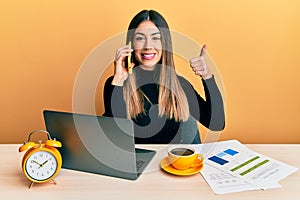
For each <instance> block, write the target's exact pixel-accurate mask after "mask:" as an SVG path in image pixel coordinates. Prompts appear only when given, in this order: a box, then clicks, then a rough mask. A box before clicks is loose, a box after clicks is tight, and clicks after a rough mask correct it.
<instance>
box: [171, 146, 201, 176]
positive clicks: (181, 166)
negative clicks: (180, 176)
mask: <svg viewBox="0 0 300 200" xmlns="http://www.w3.org/2000/svg"><path fill="white" fill-rule="evenodd" d="M168 160H169V162H170V164H171V165H172V166H173V167H174V168H176V169H178V170H186V169H189V168H191V167H198V166H201V165H202V164H203V160H204V157H203V155H202V154H197V153H196V152H195V149H194V148H192V147H184V146H177V147H171V148H169V150H168Z"/></svg>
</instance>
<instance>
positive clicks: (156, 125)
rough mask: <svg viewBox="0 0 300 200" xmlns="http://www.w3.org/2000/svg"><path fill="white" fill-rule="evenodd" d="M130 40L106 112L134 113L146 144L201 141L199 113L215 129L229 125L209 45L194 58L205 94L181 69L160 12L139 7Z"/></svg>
mask: <svg viewBox="0 0 300 200" xmlns="http://www.w3.org/2000/svg"><path fill="white" fill-rule="evenodd" d="M126 43H127V44H128V45H126V46H123V47H121V48H119V49H118V50H117V51H116V55H115V62H114V65H115V71H114V75H113V76H111V77H109V78H108V79H107V80H106V83H105V86H104V105H105V113H104V116H108V117H121V118H128V119H132V120H133V122H134V130H135V133H134V134H135V142H136V143H142V144H169V143H200V142H201V141H200V137H199V132H198V128H197V123H196V121H195V119H196V120H198V121H199V122H200V123H201V124H203V125H204V126H205V127H207V128H209V129H211V130H214V131H218V130H222V129H223V128H224V126H225V117H224V116H225V115H224V107H223V100H222V96H221V94H220V92H219V89H218V87H217V85H216V83H215V80H214V76H213V75H212V74H211V72H210V70H209V68H208V66H207V65H206V62H205V52H206V47H205V46H204V47H203V48H202V50H201V54H200V56H199V57H195V58H192V59H191V60H190V66H191V69H192V70H193V71H194V72H195V74H196V75H198V76H200V77H201V78H202V84H203V86H204V91H205V100H204V99H203V98H202V97H201V96H200V95H199V94H198V93H197V92H196V91H195V90H194V88H193V87H192V85H191V84H190V83H189V81H187V80H186V79H185V78H183V77H181V76H179V75H177V74H176V72H175V65H174V61H173V54H172V41H171V35H170V30H169V26H168V24H167V22H166V20H165V19H164V18H163V17H162V16H161V15H160V14H159V13H158V12H156V11H153V10H143V11H141V12H139V13H138V14H137V15H136V16H135V17H134V18H133V19H132V21H131V23H130V25H129V27H128V32H127V41H126ZM130 44H131V45H130ZM131 56H132V60H131V64H129V66H128V67H127V66H126V64H125V63H126V61H127V59H128V57H131ZM130 68H133V69H132V70H131V69H130ZM199 84H200V82H199Z"/></svg>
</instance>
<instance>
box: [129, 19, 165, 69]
mask: <svg viewBox="0 0 300 200" xmlns="http://www.w3.org/2000/svg"><path fill="white" fill-rule="evenodd" d="M133 48H134V56H135V59H136V60H137V61H138V62H139V64H140V67H141V68H142V69H144V70H154V69H155V66H156V64H157V63H158V62H159V61H160V60H161V57H162V43H161V34H160V31H159V29H158V28H157V27H156V26H155V24H154V23H153V22H151V21H143V22H142V23H140V25H139V26H138V27H137V29H136V31H135V33H134V38H133Z"/></svg>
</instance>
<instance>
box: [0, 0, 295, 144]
mask: <svg viewBox="0 0 300 200" xmlns="http://www.w3.org/2000/svg"><path fill="white" fill-rule="evenodd" d="M142 9H155V10H157V11H159V12H160V13H161V14H162V15H163V16H165V18H166V19H167V21H168V23H169V25H170V28H171V29H172V30H175V31H178V32H180V33H182V34H185V35H187V36H188V37H191V38H192V39H193V40H195V41H196V42H198V43H199V44H204V43H206V44H207V45H208V54H209V56H210V57H211V58H212V59H213V61H214V63H215V64H216V66H217V67H218V70H219V72H220V74H221V76H222V81H223V83H224V88H225V92H226V116H227V124H226V128H225V130H224V131H223V132H222V134H221V137H220V139H222V140H225V139H238V140H240V141H241V142H243V143H299V142H300V101H299V100H300V99H299V97H300V94H299V92H300V79H299V73H300V67H299V64H300V14H299V10H300V1H298V0H243V1H241V0H186V1H179V0H178V1H176V0H163V1H159V0H151V1H148V0H144V1H140V0H109V1H100V0H97V1H96V0H86V1H82V0H21V1H20V0H6V1H3V0H2V1H1V2H0V27H1V31H0V36H1V37H0V67H1V68H0V69H1V73H0V76H1V78H0V94H1V104H0V112H1V114H0V124H1V125H0V143H20V142H23V141H24V140H26V139H27V135H28V133H29V132H31V131H33V130H36V129H44V123H43V118H42V110H44V109H54V110H63V111H72V92H73V86H74V81H75V78H76V74H77V72H78V70H79V68H80V66H81V64H82V62H83V61H84V59H85V58H86V57H87V55H88V54H89V53H90V52H91V51H92V50H93V49H94V48H95V47H96V46H97V45H98V44H100V43H101V42H103V41H105V40H107V39H108V38H109V37H111V36H113V35H115V34H118V33H121V32H124V31H125V30H126V29H127V26H128V24H129V22H130V20H131V18H132V17H133V16H134V15H135V14H136V13H137V12H139V11H140V10H142ZM120 45H122V44H120ZM195 56H196V55H195ZM177 60H178V62H179V64H177V70H178V72H179V73H180V74H183V75H186V78H188V79H189V80H191V82H192V83H193V84H194V85H195V84H198V82H199V79H197V77H196V78H195V76H194V75H193V73H187V70H190V69H189V68H188V65H185V64H180V63H181V61H180V59H177ZM111 73H112V69H111V68H110V69H109V70H108V71H107V73H106V75H110V74H111ZM101 80H102V81H103V80H105V77H101ZM195 87H196V88H197V89H198V88H200V87H199V86H195ZM87 90H88V88H87ZM100 90H102V88H101V87H99V91H97V95H98V96H97V98H96V99H97V100H98V101H99V103H100V104H101V103H102V102H101V100H102V97H101V95H102V91H100ZM96 107H97V110H98V111H99V112H101V109H102V108H103V105H96ZM204 137H205V134H204V135H202V139H204Z"/></svg>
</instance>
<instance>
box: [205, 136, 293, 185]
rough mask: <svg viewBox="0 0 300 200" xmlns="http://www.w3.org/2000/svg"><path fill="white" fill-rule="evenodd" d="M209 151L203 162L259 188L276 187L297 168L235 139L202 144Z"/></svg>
mask: <svg viewBox="0 0 300 200" xmlns="http://www.w3.org/2000/svg"><path fill="white" fill-rule="evenodd" d="M202 147H205V148H206V149H208V148H209V147H210V153H209V154H208V155H207V156H206V159H205V163H206V164H208V165H211V166H213V167H215V168H216V169H219V170H221V171H222V172H225V173H227V174H231V175H232V176H234V177H236V178H239V179H240V180H241V181H243V182H246V183H249V184H252V185H253V186H255V187H257V188H260V189H269V188H274V187H278V186H280V185H279V183H278V182H279V181H280V180H281V179H283V178H285V177H286V176H288V175H289V174H291V173H293V172H295V171H296V170H297V168H295V167H293V166H290V165H287V164H285V163H282V162H280V161H277V160H274V159H272V158H269V157H267V156H264V155H262V154H259V153H257V152H254V151H252V150H250V149H248V148H247V147H246V146H245V145H243V144H241V143H240V142H238V141H237V140H229V141H223V142H217V143H213V144H209V143H208V144H204V145H203V146H202Z"/></svg>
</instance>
